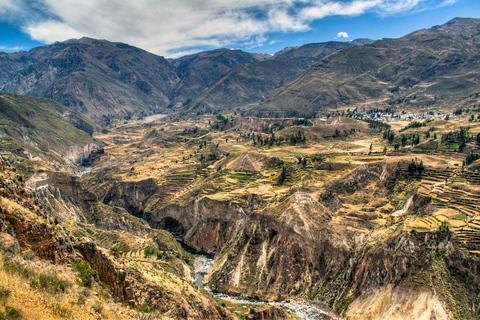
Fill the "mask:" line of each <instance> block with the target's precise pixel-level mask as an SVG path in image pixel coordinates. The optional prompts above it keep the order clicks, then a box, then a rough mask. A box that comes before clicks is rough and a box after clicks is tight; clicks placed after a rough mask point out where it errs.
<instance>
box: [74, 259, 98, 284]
mask: <svg viewBox="0 0 480 320" xmlns="http://www.w3.org/2000/svg"><path fill="white" fill-rule="evenodd" d="M72 267H74V268H75V269H76V270H77V271H78V273H79V274H80V283H79V285H81V286H84V287H86V288H90V287H91V286H92V283H93V276H94V275H95V271H93V270H92V269H91V268H90V263H88V261H82V262H77V263H73V264H72Z"/></svg>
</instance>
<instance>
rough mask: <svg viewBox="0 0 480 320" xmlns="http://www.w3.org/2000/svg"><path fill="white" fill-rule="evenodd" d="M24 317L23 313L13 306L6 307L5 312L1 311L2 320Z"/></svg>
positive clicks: (0, 319) (14, 319) (0, 318)
mask: <svg viewBox="0 0 480 320" xmlns="http://www.w3.org/2000/svg"><path fill="white" fill-rule="evenodd" d="M22 318H23V316H22V313H21V312H20V311H19V310H17V309H15V308H12V307H5V312H3V313H2V312H0V320H17V319H22Z"/></svg>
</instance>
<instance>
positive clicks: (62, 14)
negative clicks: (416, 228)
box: [0, 0, 456, 57]
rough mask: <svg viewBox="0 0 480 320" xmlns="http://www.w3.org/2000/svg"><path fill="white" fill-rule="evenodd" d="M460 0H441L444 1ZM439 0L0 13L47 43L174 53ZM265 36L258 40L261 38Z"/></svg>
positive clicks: (97, 1)
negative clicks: (94, 41)
mask: <svg viewBox="0 0 480 320" xmlns="http://www.w3.org/2000/svg"><path fill="white" fill-rule="evenodd" d="M454 1H456V0H444V1H442V4H445V5H446V4H449V3H453V2H454ZM432 3H436V4H438V2H436V0H242V1H238V0H81V1H79V0H0V20H17V21H19V22H18V23H19V24H20V25H21V27H22V30H24V31H25V32H26V33H28V34H29V35H30V36H31V37H32V38H33V39H35V40H39V41H42V42H44V43H51V42H54V41H61V40H65V39H69V38H77V37H81V36H87V37H92V38H100V39H108V40H110V41H120V42H126V43H128V44H131V45H135V46H138V47H141V48H144V49H146V50H148V51H151V52H154V53H157V54H161V55H165V56H167V57H176V56H179V55H181V54H183V53H185V52H195V50H198V49H199V48H202V47H203V48H206V47H223V46H237V45H239V44H240V43H241V44H243V45H244V44H245V43H249V45H250V46H261V45H262V44H264V43H268V39H266V36H265V35H266V34H268V33H270V32H300V31H306V30H309V28H310V24H311V23H312V22H313V21H314V20H318V19H322V18H324V17H327V16H335V15H337V16H358V15H361V14H364V13H366V12H375V13H377V14H380V15H390V14H397V13H402V12H403V13H404V12H409V11H411V10H419V9H421V8H425V7H427V6H428V5H431V4H432ZM259 40H261V41H259Z"/></svg>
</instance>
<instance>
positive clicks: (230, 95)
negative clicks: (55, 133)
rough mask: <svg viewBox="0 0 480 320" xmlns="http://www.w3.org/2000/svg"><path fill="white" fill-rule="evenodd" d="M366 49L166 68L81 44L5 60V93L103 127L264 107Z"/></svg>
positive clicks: (1, 81) (121, 49)
mask: <svg viewBox="0 0 480 320" xmlns="http://www.w3.org/2000/svg"><path fill="white" fill-rule="evenodd" d="M365 41H366V42H367V43H368V42H370V41H369V40H363V41H359V42H357V41H351V42H347V43H345V42H327V43H317V44H308V45H304V46H301V47H291V48H287V49H285V50H283V51H281V52H279V53H277V54H276V55H274V56H271V55H266V54H255V53H247V52H243V51H240V50H229V49H218V50H212V51H205V52H201V53H198V54H194V55H190V56H185V57H182V58H179V59H176V60H167V59H165V58H163V57H160V56H156V55H154V54H151V53H148V52H146V51H144V50H142V49H139V48H135V47H132V46H129V45H126V44H123V43H112V42H109V41H106V40H95V39H90V38H81V39H78V40H68V41H65V42H56V43H54V44H51V45H47V46H44V47H38V48H34V49H32V50H30V51H28V52H23V51H22V52H18V53H0V90H1V91H3V92H7V93H15V94H21V95H27V96H32V97H41V98H49V99H53V100H55V101H57V102H60V103H62V104H64V105H65V106H67V107H71V108H74V109H76V110H77V111H78V112H80V113H82V114H85V115H86V116H87V117H89V118H90V119H92V120H94V121H95V122H97V123H100V124H102V125H105V124H108V122H109V120H110V118H111V117H116V118H118V117H126V118H128V117H130V116H131V115H132V114H135V115H137V116H138V115H140V116H142V115H147V114H152V113H159V112H168V111H169V109H171V108H173V110H179V109H180V110H185V109H186V110H188V109H199V108H200V109H202V110H203V111H211V110H218V109H220V110H222V109H226V108H230V107H232V106H233V107H242V106H244V105H246V104H249V103H253V102H259V101H260V100H261V99H262V98H263V97H264V95H265V94H266V93H267V92H268V91H269V90H270V89H273V88H275V87H276V86H278V85H279V84H280V83H281V82H282V81H284V80H286V79H288V78H290V77H292V76H294V75H296V74H297V73H299V72H300V71H302V70H304V69H305V68H308V67H309V66H310V65H312V64H313V63H314V62H316V61H317V60H318V59H321V58H323V57H325V56H327V55H329V54H331V53H333V52H334V51H337V50H341V49H345V48H348V47H351V46H353V45H357V44H362V43H365ZM232 99H233V100H232Z"/></svg>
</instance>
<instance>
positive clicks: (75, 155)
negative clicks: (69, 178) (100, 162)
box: [64, 143, 103, 163]
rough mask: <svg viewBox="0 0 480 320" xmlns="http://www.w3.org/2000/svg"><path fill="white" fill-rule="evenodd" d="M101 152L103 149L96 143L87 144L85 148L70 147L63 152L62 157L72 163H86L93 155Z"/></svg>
mask: <svg viewBox="0 0 480 320" xmlns="http://www.w3.org/2000/svg"><path fill="white" fill-rule="evenodd" d="M102 152H103V148H102V146H100V145H99V144H98V143H88V144H86V145H85V146H79V145H75V146H71V147H70V148H68V150H66V151H65V153H64V157H65V159H67V160H70V162H72V163H88V162H89V160H90V159H91V157H92V156H93V155H95V154H97V153H102Z"/></svg>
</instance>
